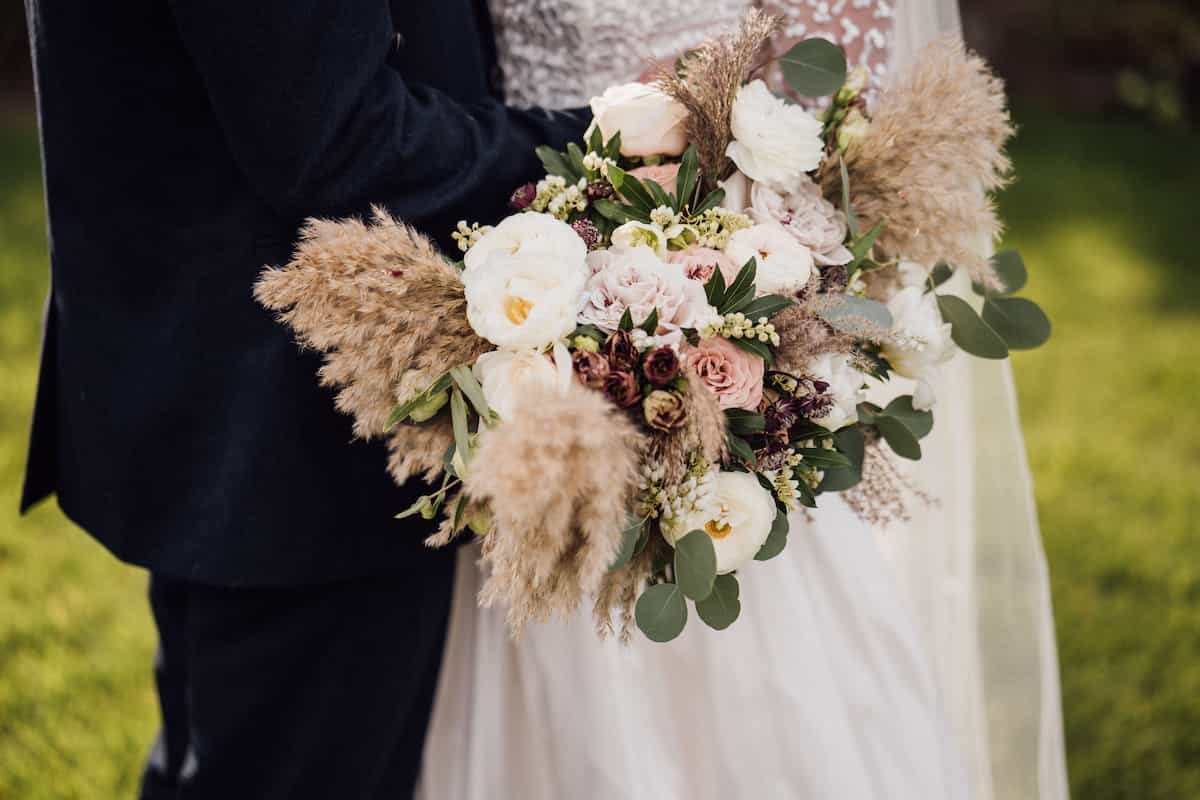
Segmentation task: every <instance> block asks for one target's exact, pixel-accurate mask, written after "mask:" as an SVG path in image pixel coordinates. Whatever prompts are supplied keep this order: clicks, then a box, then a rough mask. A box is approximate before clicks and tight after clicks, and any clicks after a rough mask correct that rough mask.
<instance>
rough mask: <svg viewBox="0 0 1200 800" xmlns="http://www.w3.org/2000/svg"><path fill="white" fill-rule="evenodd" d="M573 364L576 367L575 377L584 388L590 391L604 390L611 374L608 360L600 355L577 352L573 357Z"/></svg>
mask: <svg viewBox="0 0 1200 800" xmlns="http://www.w3.org/2000/svg"><path fill="white" fill-rule="evenodd" d="M571 364H572V366H574V367H575V376H576V377H577V378H579V382H580V383H582V384H583V385H584V386H586V387H588V388H589V389H603V388H604V380H605V378H607V377H608V372H609V370H608V359H607V358H605V357H604V356H602V355H600V354H599V353H588V352H585V351H583V350H577V351H576V352H575V354H574V355H572V356H571Z"/></svg>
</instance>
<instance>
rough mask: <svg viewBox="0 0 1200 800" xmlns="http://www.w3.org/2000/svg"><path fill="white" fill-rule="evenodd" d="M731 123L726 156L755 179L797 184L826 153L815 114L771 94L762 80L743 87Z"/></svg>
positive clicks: (785, 187)
mask: <svg viewBox="0 0 1200 800" xmlns="http://www.w3.org/2000/svg"><path fill="white" fill-rule="evenodd" d="M730 127H731V129H732V131H733V141H732V142H730V143H729V147H728V148H727V149H726V150H725V155H727V156H729V157H730V158H731V159H732V160H733V163H735V164H737V166H738V169H740V170H741V171H742V172H744V173H745V174H746V176H747V177H749V178H750V179H751V180H753V181H756V182H762V183H766V184H768V185H770V186H772V187H773V188H776V189H779V190H780V191H790V190H792V189H794V188H795V187H796V185H797V183H798V182H799V180H800V179H801V178H803V177H804V173H806V172H810V171H811V170H814V169H816V168H817V166H818V165H819V164H820V163H821V158H822V157H823V156H824V154H825V149H824V144H823V143H822V141H821V123H820V122H818V121H817V119H816V117H814V116H813V115H812V114H810V113H808V112H807V111H805V110H804V109H803V108H801V107H800V106H796V105H790V104H788V103H787V102H785V101H784V99H783V98H781V97H776V96H775V95H773V94H771V91H770V90H769V89H767V85H766V84H765V83H763V82H762V81H761V80H756V81H751V82H750V83H748V84H746V85H745V86H743V87H742V88H741V89H740V90H739V91H738V96H737V99H736V100H734V102H733V113H732V114H731V116H730Z"/></svg>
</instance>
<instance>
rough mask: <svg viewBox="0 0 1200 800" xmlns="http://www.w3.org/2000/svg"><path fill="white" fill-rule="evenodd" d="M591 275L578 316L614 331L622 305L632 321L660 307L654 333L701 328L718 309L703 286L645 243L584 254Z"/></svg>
mask: <svg viewBox="0 0 1200 800" xmlns="http://www.w3.org/2000/svg"><path fill="white" fill-rule="evenodd" d="M587 263H588V266H589V267H591V269H592V277H591V278H589V279H588V282H587V287H586V289H585V292H584V300H583V306H582V308H581V310H580V311H579V320H580V321H581V322H588V323H591V324H592V325H595V326H596V327H598V328H602V329H604V330H606V331H615V330H616V329H617V327H618V326H619V325H620V322H621V317H622V315H624V313H625V310H626V309H629V314H630V316H631V317H632V318H633V321H634V323H635V324H641V323H642V322H644V321H645V319H646V318H647V317H649V316H650V312H652V311H654V310H655V309H657V310H658V333H660V334H664V333H674V332H677V331H679V330H680V329H681V328H702V327H704V325H705V324H707V323H710V322H713V321H714V320H715V318H716V311H715V310H714V309H713V307H712V306H710V305H709V304H708V297H707V296H706V295H705V293H704V286H703V285H702V284H701V283H700V282H699V281H693V280H690V279H688V277H687V276H686V275H684V273H683V270H681V269H679V267H678V266H676V265H674V264H665V263H663V262H662V261H660V260H659V258H658V256H656V255H655V254H654V251H653V250H651V249H650V248H649V247H633V248H629V249H619V248H617V249H611V250H595V251H593V252H591V253H589V254H588V256H587Z"/></svg>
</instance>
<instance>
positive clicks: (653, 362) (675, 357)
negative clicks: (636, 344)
mask: <svg viewBox="0 0 1200 800" xmlns="http://www.w3.org/2000/svg"><path fill="white" fill-rule="evenodd" d="M642 373H643V374H644V375H645V376H646V380H648V381H650V382H651V383H652V384H654V385H655V386H656V387H658V388H662V387H663V386H666V385H667V384H668V383H670V382H671V381H673V380H675V378H676V377H677V376H678V375H679V354H678V353H676V352H675V351H674V350H673V349H671V348H670V347H667V346H665V345H664V346H662V347H656V348H655V349H653V350H651V351H650V352H649V353H647V354H646V359H645V360H644V361H643V362H642Z"/></svg>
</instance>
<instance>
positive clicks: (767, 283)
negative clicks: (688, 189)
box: [725, 225, 813, 295]
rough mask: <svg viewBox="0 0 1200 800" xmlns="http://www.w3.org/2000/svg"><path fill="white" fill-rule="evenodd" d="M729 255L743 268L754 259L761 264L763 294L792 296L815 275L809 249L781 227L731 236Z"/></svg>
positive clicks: (757, 228)
mask: <svg viewBox="0 0 1200 800" xmlns="http://www.w3.org/2000/svg"><path fill="white" fill-rule="evenodd" d="M725 255H727V256H729V257H730V258H731V259H733V262H734V263H735V264H737V265H738V268H739V269H740V268H741V267H742V266H743V265H745V263H746V262H747V261H749V260H750V259H752V258H753V259H755V260H756V261H757V262H758V265H757V266H758V268H757V270H756V272H755V286H756V288H757V290H758V293H759V294H760V295H763V294H791V293H792V292H795V291H797V290H798V289H800V288H802V287H803V286H804V285H805V284H806V283H808V279H809V278H810V277H811V276H812V272H813V257H812V253H811V252H810V251H809V249H808V248H807V247H805V246H804V245H802V244H800V242H798V241H796V238H795V237H794V236H792V235H791V234H790V233H788V232H787V231H785V230H784V229H783V228H781V227H779V226H778V225H754V226H752V227H750V228H745V229H744V230H740V231H736V232H735V233H734V234H733V235H732V236H730V237H729V244H727V245H726V246H725Z"/></svg>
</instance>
